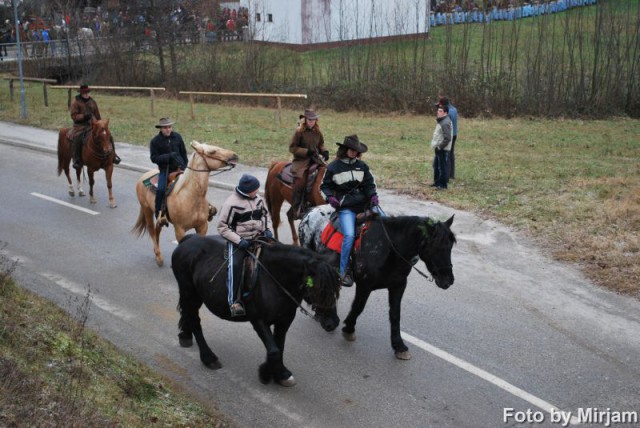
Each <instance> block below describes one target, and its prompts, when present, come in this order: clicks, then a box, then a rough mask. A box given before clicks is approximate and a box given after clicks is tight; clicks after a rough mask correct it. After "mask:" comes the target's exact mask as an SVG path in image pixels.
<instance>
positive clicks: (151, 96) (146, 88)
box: [51, 85, 166, 116]
mask: <svg viewBox="0 0 640 428" xmlns="http://www.w3.org/2000/svg"><path fill="white" fill-rule="evenodd" d="M51 88H52V89H67V90H68V91H69V98H68V100H67V108H69V107H70V106H71V91H72V90H73V89H78V85H74V86H70V85H57V86H52V87H51ZM91 90H92V91H93V90H105V91H149V103H150V111H151V116H155V114H154V112H153V103H154V100H155V92H156V91H165V90H166V88H154V87H149V86H91Z"/></svg>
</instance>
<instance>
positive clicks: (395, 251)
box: [379, 217, 453, 282]
mask: <svg viewBox="0 0 640 428" xmlns="http://www.w3.org/2000/svg"><path fill="white" fill-rule="evenodd" d="M379 220H380V226H381V227H382V230H383V231H384V236H385V237H386V238H387V241H389V245H390V246H391V249H392V250H393V252H394V253H396V255H397V256H398V257H400V259H402V260H403V261H404V262H405V263H406V264H408V265H409V266H411V268H412V269H414V270H415V271H416V272H418V273H419V274H420V275H421V276H422V277H424V278H425V279H426V280H427V281H430V282H434V281H435V280H434V279H433V275H431V272H429V275H427V274H425V273H424V272H422V271H421V270H420V269H418V268H417V267H416V265H415V264H412V263H411V261H409V260H407V259H406V258H405V257H404V256H403V255H402V254H400V251H398V249H397V248H396V247H395V246H394V245H393V241H392V240H391V236H389V232H387V228H386V227H385V226H384V222H383V221H382V217H380V218H379ZM426 239H427V238H425V239H424V242H425V243H426ZM422 245H424V243H421V245H420V248H422ZM418 254H419V252H418ZM452 267H453V266H452V265H449V266H448V267H447V266H435V267H434V268H433V270H434V272H435V273H436V274H437V273H438V272H440V271H442V270H445V269H447V268H449V269H451V268H452Z"/></svg>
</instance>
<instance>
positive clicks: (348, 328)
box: [342, 283, 371, 342]
mask: <svg viewBox="0 0 640 428" xmlns="http://www.w3.org/2000/svg"><path fill="white" fill-rule="evenodd" d="M370 295H371V290H370V289H367V290H364V286H362V287H360V286H359V284H358V283H356V297H354V299H353V303H351V310H350V311H349V315H347V317H346V318H345V319H344V327H342V336H343V337H344V338H345V339H346V340H347V341H349V342H353V341H355V340H356V334H355V331H356V320H357V319H358V317H359V316H360V314H361V313H362V311H363V310H364V307H365V305H366V304H367V300H368V299H369V296H370Z"/></svg>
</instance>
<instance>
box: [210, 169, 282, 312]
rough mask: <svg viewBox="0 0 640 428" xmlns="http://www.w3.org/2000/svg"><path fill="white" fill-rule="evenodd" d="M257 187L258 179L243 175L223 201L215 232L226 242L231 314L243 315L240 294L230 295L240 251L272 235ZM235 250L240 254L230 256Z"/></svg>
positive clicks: (240, 258) (232, 292)
mask: <svg viewBox="0 0 640 428" xmlns="http://www.w3.org/2000/svg"><path fill="white" fill-rule="evenodd" d="M259 188H260V182H259V181H258V179H257V178H255V177H254V176H252V175H249V174H243V175H242V177H241V178H240V182H239V183H238V185H237V186H236V188H235V190H234V192H233V193H232V194H231V195H229V197H228V198H227V200H226V201H224V204H222V208H221V209H220V217H219V218H220V220H219V222H218V233H219V234H220V236H222V237H223V238H224V239H226V240H227V242H228V254H229V256H228V260H227V288H228V298H229V310H230V311H231V316H232V317H237V316H241V315H245V310H244V306H243V304H242V302H241V301H240V299H241V298H242V295H241V294H242V293H237V294H238V295H237V296H235V297H234V294H235V293H234V286H233V285H234V280H233V270H234V265H235V266H236V267H238V266H241V265H242V260H243V259H244V255H245V253H244V252H245V251H246V250H247V249H248V248H249V246H250V245H251V241H252V240H253V239H255V238H257V237H258V236H265V237H267V238H273V233H272V232H271V230H272V225H271V217H270V216H269V212H268V211H267V208H266V206H265V203H264V200H263V199H262V197H260V195H258V189H259ZM238 251H240V253H239V254H235V257H234V253H237V252H238ZM234 259H235V260H236V262H235V263H234ZM239 285H240V284H238V285H237V286H238V287H239Z"/></svg>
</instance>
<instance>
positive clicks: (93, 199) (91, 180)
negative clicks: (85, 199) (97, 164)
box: [87, 168, 96, 204]
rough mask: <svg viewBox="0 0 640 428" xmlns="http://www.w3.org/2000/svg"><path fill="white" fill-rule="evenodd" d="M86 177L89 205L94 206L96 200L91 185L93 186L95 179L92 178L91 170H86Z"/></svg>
mask: <svg viewBox="0 0 640 428" xmlns="http://www.w3.org/2000/svg"><path fill="white" fill-rule="evenodd" d="M87 170H88V171H87V175H88V176H89V203H90V204H95V203H96V198H95V197H94V196H93V185H94V184H95V182H96V181H95V178H94V177H93V172H94V171H93V170H92V169H89V168H87Z"/></svg>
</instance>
